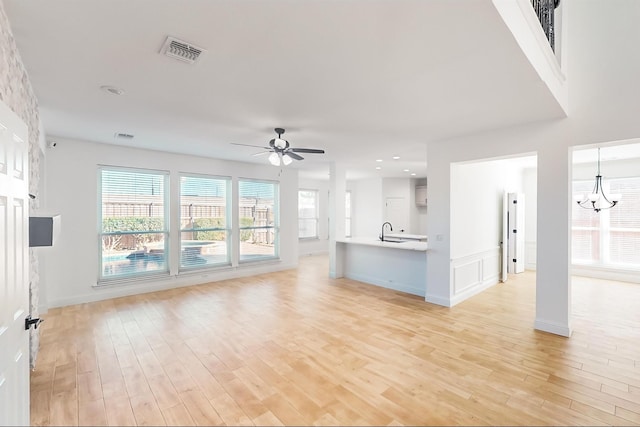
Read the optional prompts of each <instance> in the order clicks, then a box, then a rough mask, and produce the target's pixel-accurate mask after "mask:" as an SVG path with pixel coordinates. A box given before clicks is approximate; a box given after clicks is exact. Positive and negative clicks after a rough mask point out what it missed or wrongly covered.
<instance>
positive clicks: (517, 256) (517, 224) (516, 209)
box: [508, 193, 524, 273]
mask: <svg viewBox="0 0 640 427" xmlns="http://www.w3.org/2000/svg"><path fill="white" fill-rule="evenodd" d="M508 217H509V273H522V272H523V271H524V194H522V193H509V216H508Z"/></svg>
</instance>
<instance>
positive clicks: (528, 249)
mask: <svg viewBox="0 0 640 427" xmlns="http://www.w3.org/2000/svg"><path fill="white" fill-rule="evenodd" d="M537 180H538V169H537V168H526V169H524V170H523V171H522V183H523V192H524V198H525V206H524V233H525V235H524V256H525V259H524V262H525V269H527V270H535V269H536V250H537V248H536V235H537V233H538V216H537V210H538V202H537V200H538V199H537V197H538V189H537Z"/></svg>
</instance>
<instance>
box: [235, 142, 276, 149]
mask: <svg viewBox="0 0 640 427" xmlns="http://www.w3.org/2000/svg"><path fill="white" fill-rule="evenodd" d="M230 144H232V145H242V146H244V147H255V148H264V149H265V150H269V149H270V148H271V147H263V146H262V145H251V144H240V143H238V142H231V143H230Z"/></svg>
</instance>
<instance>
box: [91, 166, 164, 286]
mask: <svg viewBox="0 0 640 427" xmlns="http://www.w3.org/2000/svg"><path fill="white" fill-rule="evenodd" d="M105 171H109V172H121V173H136V174H147V175H156V176H159V177H161V179H162V187H163V188H162V191H163V194H162V204H163V206H162V207H163V209H162V219H163V229H162V230H144V231H119V232H117V231H112V232H105V231H104V227H103V225H104V218H105V217H104V215H103V208H104V203H103V187H104V185H103V182H104V176H103V172H105ZM97 175H98V179H97V181H98V197H97V205H98V206H97V237H98V242H97V244H98V279H97V286H104V285H108V284H114V283H122V282H130V281H139V280H140V279H144V278H148V277H152V278H153V277H158V276H169V275H170V268H171V262H170V259H171V252H170V247H171V244H170V227H171V217H170V201H171V195H170V173H169V171H167V170H159V169H144V168H130V167H122V166H111V165H98V168H97ZM134 234H162V235H163V239H164V245H163V246H164V247H163V258H164V269H162V270H152V271H135V272H133V273H127V274H117V275H105V274H104V268H105V265H104V257H103V238H104V237H106V236H115V235H134Z"/></svg>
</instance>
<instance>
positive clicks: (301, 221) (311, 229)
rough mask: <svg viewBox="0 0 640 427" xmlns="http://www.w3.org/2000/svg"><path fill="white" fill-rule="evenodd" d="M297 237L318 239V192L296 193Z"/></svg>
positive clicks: (300, 191) (302, 191)
mask: <svg viewBox="0 0 640 427" xmlns="http://www.w3.org/2000/svg"><path fill="white" fill-rule="evenodd" d="M298 237H299V238H301V239H308V238H318V191H317V190H299V191H298Z"/></svg>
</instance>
